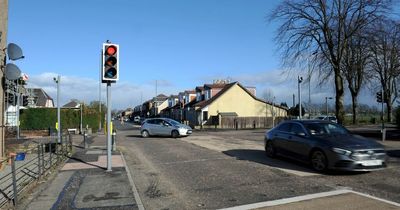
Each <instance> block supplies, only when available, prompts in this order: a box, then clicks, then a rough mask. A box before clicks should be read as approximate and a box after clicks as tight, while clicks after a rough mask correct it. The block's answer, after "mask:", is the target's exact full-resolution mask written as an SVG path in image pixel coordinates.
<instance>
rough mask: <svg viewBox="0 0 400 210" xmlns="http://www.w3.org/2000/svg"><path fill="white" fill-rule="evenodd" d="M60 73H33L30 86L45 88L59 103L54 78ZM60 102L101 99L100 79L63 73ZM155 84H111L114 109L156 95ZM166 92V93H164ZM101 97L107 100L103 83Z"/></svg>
mask: <svg viewBox="0 0 400 210" xmlns="http://www.w3.org/2000/svg"><path fill="white" fill-rule="evenodd" d="M57 76H58V74H56V73H51V72H46V73H42V74H40V75H31V76H30V79H29V81H28V87H35V88H43V89H44V90H45V91H46V92H47V93H48V94H49V95H50V96H51V97H52V98H53V99H54V102H55V104H57V101H56V100H57V85H56V83H55V82H54V80H53V78H55V77H57ZM60 81H61V82H60V103H61V105H64V104H66V103H68V102H69V101H70V100H71V99H78V100H83V101H84V102H85V103H90V102H91V101H98V100H99V81H98V80H95V79H90V78H82V77H75V76H64V75H61V79H60ZM154 93H155V91H154V86H151V85H135V84H130V83H126V82H117V83H115V84H112V85H111V104H112V105H111V107H112V109H125V108H127V107H134V106H136V105H138V104H140V103H141V101H145V100H148V99H150V98H152V97H154V95H155V94H154ZM164 94H165V93H164ZM101 98H102V101H103V102H104V103H105V102H106V85H105V84H101Z"/></svg>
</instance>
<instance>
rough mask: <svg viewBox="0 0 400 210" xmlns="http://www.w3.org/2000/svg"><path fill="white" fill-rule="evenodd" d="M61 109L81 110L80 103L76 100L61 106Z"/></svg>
mask: <svg viewBox="0 0 400 210" xmlns="http://www.w3.org/2000/svg"><path fill="white" fill-rule="evenodd" d="M62 108H68V109H80V108H81V103H79V101H78V100H71V101H70V102H68V103H67V104H65V105H64V106H62Z"/></svg>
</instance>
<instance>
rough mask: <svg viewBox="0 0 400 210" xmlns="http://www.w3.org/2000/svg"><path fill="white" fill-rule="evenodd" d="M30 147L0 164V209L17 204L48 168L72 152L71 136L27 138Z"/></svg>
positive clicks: (54, 165) (56, 164) (53, 166)
mask: <svg viewBox="0 0 400 210" xmlns="http://www.w3.org/2000/svg"><path fill="white" fill-rule="evenodd" d="M31 142H32V144H33V146H32V147H30V149H26V150H24V151H20V152H18V153H15V154H12V155H11V156H9V157H8V159H6V160H4V161H2V162H1V163H0V164H5V165H6V166H5V168H4V169H3V170H1V171H0V209H1V208H2V207H4V206H6V205H7V206H14V207H16V206H17V205H18V198H19V197H22V195H24V193H26V192H27V191H28V190H29V189H30V188H32V187H33V186H34V185H35V183H37V181H38V180H40V179H41V178H42V177H43V176H44V175H46V174H47V172H49V171H50V169H52V168H55V167H56V166H58V165H59V164H60V163H62V162H63V161H64V160H65V159H66V158H67V157H68V156H69V155H70V154H71V153H72V136H71V135H66V136H63V137H62V138H61V139H60V141H58V139H57V137H46V138H40V139H34V140H32V141H31Z"/></svg>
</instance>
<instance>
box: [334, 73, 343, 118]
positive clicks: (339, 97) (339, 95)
mask: <svg viewBox="0 0 400 210" xmlns="http://www.w3.org/2000/svg"><path fill="white" fill-rule="evenodd" d="M335 89H336V101H335V107H336V112H335V113H336V117H337V120H338V123H339V124H343V123H344V106H343V101H344V89H343V78H342V77H341V75H340V70H339V69H335Z"/></svg>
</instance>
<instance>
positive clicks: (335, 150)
mask: <svg viewBox="0 0 400 210" xmlns="http://www.w3.org/2000/svg"><path fill="white" fill-rule="evenodd" d="M332 151H334V152H336V153H338V154H341V155H350V154H351V151H349V150H345V149H341V148H332Z"/></svg>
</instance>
